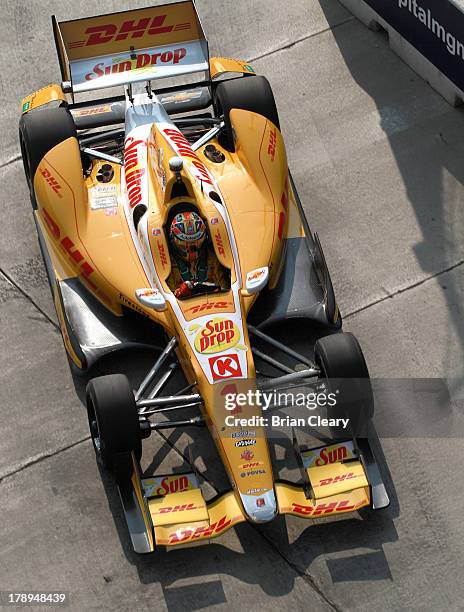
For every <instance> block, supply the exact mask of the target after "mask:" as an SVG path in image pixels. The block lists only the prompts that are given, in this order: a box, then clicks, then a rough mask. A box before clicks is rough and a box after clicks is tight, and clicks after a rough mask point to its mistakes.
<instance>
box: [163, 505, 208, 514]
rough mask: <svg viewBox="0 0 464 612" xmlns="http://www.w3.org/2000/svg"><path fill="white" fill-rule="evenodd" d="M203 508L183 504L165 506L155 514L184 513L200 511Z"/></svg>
mask: <svg viewBox="0 0 464 612" xmlns="http://www.w3.org/2000/svg"><path fill="white" fill-rule="evenodd" d="M199 508H201V506H195V504H182V505H179V506H165V507H164V508H160V509H159V510H158V512H154V514H167V513H168V512H184V511H185V510H198V509H199Z"/></svg>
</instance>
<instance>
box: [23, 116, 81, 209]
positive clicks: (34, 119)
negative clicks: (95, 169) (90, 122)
mask: <svg viewBox="0 0 464 612" xmlns="http://www.w3.org/2000/svg"><path fill="white" fill-rule="evenodd" d="M73 137H74V138H77V131H76V126H75V124H74V120H73V118H72V115H71V113H70V112H69V110H68V108H66V107H65V106H60V107H57V108H38V109H35V110H32V111H29V112H28V113H25V114H24V115H22V116H21V119H20V121H19V144H20V147H21V156H22V158H23V166H24V173H25V175H26V180H27V185H28V187H29V193H30V196H31V203H32V207H33V209H34V210H36V209H37V202H36V199H35V193H34V176H35V173H36V171H37V168H38V166H39V164H40V162H41V161H42V159H43V158H44V156H45V155H46V154H47V153H48V152H49V151H50V150H51V149H53V147H56V145H58V144H60V143H61V142H64V141H65V140H67V139H68V138H73Z"/></svg>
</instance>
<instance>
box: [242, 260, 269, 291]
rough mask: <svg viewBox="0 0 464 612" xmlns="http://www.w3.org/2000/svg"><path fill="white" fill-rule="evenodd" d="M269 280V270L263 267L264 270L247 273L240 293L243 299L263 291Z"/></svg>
mask: <svg viewBox="0 0 464 612" xmlns="http://www.w3.org/2000/svg"><path fill="white" fill-rule="evenodd" d="M268 280H269V268H268V267H267V266H264V268H256V270H251V272H248V274H247V276H246V282H245V289H242V291H241V293H242V295H243V296H245V297H249V296H250V295H254V294H255V293H258V291H261V289H264V287H265V286H266V285H267V283H268Z"/></svg>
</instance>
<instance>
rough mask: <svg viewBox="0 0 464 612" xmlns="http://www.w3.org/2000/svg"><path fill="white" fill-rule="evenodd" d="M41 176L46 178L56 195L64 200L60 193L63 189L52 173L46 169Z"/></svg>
mask: <svg viewBox="0 0 464 612" xmlns="http://www.w3.org/2000/svg"><path fill="white" fill-rule="evenodd" d="M40 174H41V175H42V176H43V177H44V179H45V181H46V183H47V185H49V186H50V187H51V188H52V190H53V191H54V192H55V193H56V195H57V196H58V197H59V198H62V197H63V195H62V194H61V193H60V189H61V188H62V187H61V185H60V184H59V183H58V181H57V180H56V178H55V177H54V176H53V175H52V174H51V172H50V171H49V170H47V169H46V168H43V169H42V170H40Z"/></svg>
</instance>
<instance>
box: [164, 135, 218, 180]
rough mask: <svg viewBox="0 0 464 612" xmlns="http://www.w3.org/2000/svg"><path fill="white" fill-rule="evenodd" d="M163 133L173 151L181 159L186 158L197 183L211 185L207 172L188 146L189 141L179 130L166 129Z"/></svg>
mask: <svg viewBox="0 0 464 612" xmlns="http://www.w3.org/2000/svg"><path fill="white" fill-rule="evenodd" d="M163 133H164V134H165V135H166V136H167V138H168V140H169V141H170V143H173V144H174V145H175V147H174V148H175V149H176V150H177V152H178V154H179V155H180V156H181V157H186V158H188V159H189V160H190V163H191V169H192V172H193V174H194V175H195V177H196V178H197V180H198V181H202V182H204V183H207V184H208V185H211V186H212V185H213V182H212V180H211V178H210V176H209V174H208V170H207V169H206V167H205V165H204V164H203V162H202V161H200V158H199V157H198V155H197V154H196V153H195V151H194V150H193V149H192V147H191V146H190V143H189V141H188V140H187V139H186V138H185V136H184V135H183V134H181V133H180V131H179V130H176V129H174V128H166V129H164V130H163Z"/></svg>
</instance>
